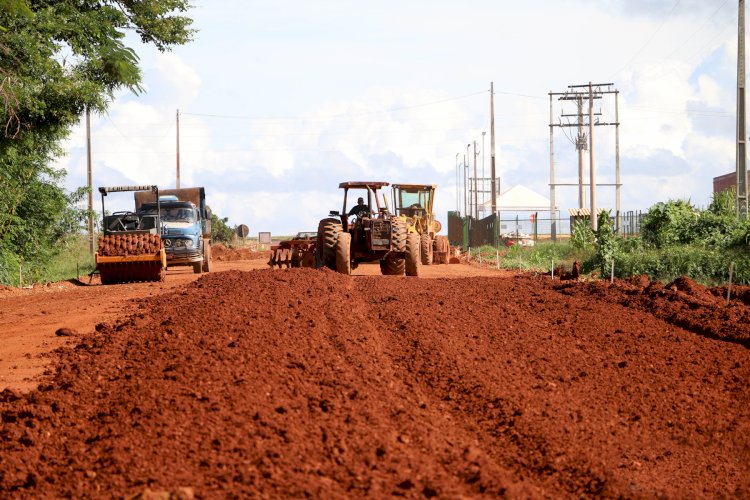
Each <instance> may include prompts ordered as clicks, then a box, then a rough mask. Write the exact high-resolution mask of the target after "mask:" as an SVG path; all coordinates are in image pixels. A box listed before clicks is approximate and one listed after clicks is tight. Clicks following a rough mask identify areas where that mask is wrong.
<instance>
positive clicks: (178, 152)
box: [176, 109, 180, 189]
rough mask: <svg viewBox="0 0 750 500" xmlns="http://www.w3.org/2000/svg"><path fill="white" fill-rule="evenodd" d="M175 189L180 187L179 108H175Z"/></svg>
mask: <svg viewBox="0 0 750 500" xmlns="http://www.w3.org/2000/svg"><path fill="white" fill-rule="evenodd" d="M176 187H177V189H180V110H179V109H178V110H177V182H176Z"/></svg>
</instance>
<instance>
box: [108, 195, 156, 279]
mask: <svg viewBox="0 0 750 500" xmlns="http://www.w3.org/2000/svg"><path fill="white" fill-rule="evenodd" d="M130 191H151V192H153V193H154V195H155V197H156V199H157V200H159V188H158V187H156V186H114V187H100V188H99V192H100V193H101V195H102V213H103V214H104V213H105V212H104V198H105V197H106V196H107V195H108V194H109V193H121V192H130ZM157 203H159V202H158V201H157ZM159 214H160V211H159V210H156V212H155V213H154V214H153V215H140V214H138V213H136V212H129V211H126V212H114V213H113V214H112V215H105V216H104V217H103V226H102V233H103V234H102V235H100V236H99V249H98V250H97V252H96V254H95V256H94V258H95V260H96V268H97V270H98V271H99V277H100V278H101V281H102V284H103V285H110V284H114V283H128V282H132V281H161V280H162V279H163V278H164V270H165V269H166V268H167V257H166V253H165V251H164V242H163V240H162V238H161V219H160V215H159Z"/></svg>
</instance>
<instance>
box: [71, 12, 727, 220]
mask: <svg viewBox="0 0 750 500" xmlns="http://www.w3.org/2000/svg"><path fill="white" fill-rule="evenodd" d="M190 15H191V17H193V18H194V20H195V28H197V29H198V30H199V31H198V33H197V34H196V37H195V41H194V42H192V43H191V44H189V45H186V46H184V47H178V48H176V49H175V50H174V51H173V52H170V53H165V54H161V53H159V52H158V51H156V50H154V49H152V48H150V47H143V46H140V45H138V43H137V41H135V39H134V38H131V40H132V44H133V46H134V47H135V48H136V50H137V51H138V53H139V54H140V57H141V63H142V67H143V74H144V86H145V87H146V89H147V92H145V93H144V94H142V95H140V96H135V95H133V94H132V93H129V92H122V93H120V94H119V95H118V96H117V98H116V99H115V100H114V101H113V103H112V105H111V107H110V109H109V112H108V113H107V114H106V115H104V116H95V117H93V118H92V149H93V171H94V185H95V186H101V185H114V184H154V183H156V184H158V185H159V186H161V187H165V188H169V187H173V186H174V183H175V163H176V162H175V156H176V155H175V149H176V148H175V135H176V130H175V114H176V110H177V109H179V110H180V113H181V119H180V132H181V133H180V143H181V147H180V159H181V177H182V186H183V187H184V186H189V185H200V186H205V187H206V191H207V196H208V198H209V204H210V205H211V207H212V208H213V210H214V211H215V212H216V213H218V214H219V215H221V216H224V217H229V222H230V224H247V225H248V226H249V227H250V232H251V234H255V233H257V232H258V231H271V232H272V233H274V234H291V233H294V232H296V231H299V230H311V229H312V230H314V229H315V228H316V227H317V222H318V220H319V219H321V218H322V217H324V216H325V215H326V214H327V213H328V211H329V210H331V209H339V208H340V203H341V201H340V200H341V195H340V193H339V192H338V189H337V186H338V184H339V182H342V181H346V180H385V181H390V182H415V183H434V184H438V186H439V188H438V195H437V200H436V208H437V212H438V216H439V218H441V219H442V220H445V215H446V212H447V211H448V210H453V209H455V208H456V207H457V206H460V205H462V203H459V202H458V201H457V197H456V192H457V185H456V154H457V153H459V158H460V160H461V161H463V155H464V154H465V153H466V145H467V144H468V143H472V144H473V141H475V140H476V141H477V142H478V149H479V150H480V153H479V154H478V156H477V164H478V170H479V172H480V175H481V170H482V161H483V158H484V164H485V171H486V175H489V151H490V145H489V136H490V133H489V131H490V123H489V84H490V82H491V81H492V82H494V85H495V91H496V95H495V120H496V158H497V160H496V161H497V166H498V175H499V177H500V182H501V188H502V189H503V190H504V189H507V188H510V187H512V186H514V185H516V184H523V185H525V186H527V187H529V188H531V189H533V190H534V191H536V192H538V193H540V194H543V195H544V196H549V187H548V184H549V126H548V124H549V97H548V92H550V91H553V92H562V91H565V90H566V88H567V86H568V85H572V84H583V83H588V82H589V81H593V82H613V83H614V84H615V87H616V88H617V89H618V90H619V91H620V102H619V106H620V122H621V124H622V126H621V128H620V148H621V149H620V151H621V175H622V182H623V187H622V209H623V210H625V211H627V210H639V209H646V208H648V207H649V206H650V205H652V204H653V203H655V202H657V201H663V200H666V199H669V198H689V199H690V200H691V201H693V202H694V203H696V204H698V205H705V204H706V203H707V202H708V201H709V200H710V195H711V179H712V178H713V177H714V176H717V175H721V174H724V173H728V172H731V171H732V170H733V169H734V157H735V129H734V123H735V118H734V106H735V100H736V90H735V82H736V51H737V40H736V24H737V2H736V1H731V2H730V1H725V0H703V1H696V0H662V1H658V0H650V1H646V0H641V1H633V0H629V1H628V0H606V1H594V0H565V1H561V2H555V3H552V2H548V1H541V0H530V1H526V2H510V1H505V0H502V1H498V0H494V1H493V0H467V1H464V2H456V1H448V0H438V1H435V0H433V1H427V0H413V1H411V2H403V1H402V2H395V1H390V0H384V1H380V2H361V1H348V2H344V1H342V0H326V1H321V2H305V1H298V0H281V1H277V2H260V1H255V0H252V1H247V0H243V1H240V0H224V1H221V0H211V1H210V2H209V1H207V0H203V1H202V2H200V3H196V6H195V8H194V9H192V11H191V12H190ZM612 102H613V101H612ZM612 102H610V103H607V102H604V103H603V107H602V113H603V119H605V120H607V121H614V109H613V107H612ZM563 111H564V112H566V113H569V112H572V108H570V107H565V108H563V107H561V105H560V103H558V102H555V109H554V112H555V116H557V115H559V114H560V113H561V112H563ZM483 131H485V132H486V136H485V147H484V148H482V132H483ZM84 134H85V130H84V124H83V123H82V124H81V125H80V126H79V127H77V128H76V129H75V130H74V131H73V134H72V135H71V138H70V140H69V141H67V143H66V150H67V155H66V156H65V157H64V158H61V159H60V166H62V167H64V168H65V169H66V170H67V171H68V177H67V186H68V188H70V189H74V188H76V187H78V186H81V185H84V184H85V182H86V156H85V154H86V151H85V135H84ZM555 136H556V140H555V158H556V170H557V181H558V182H576V181H577V155H576V153H575V150H574V148H573V145H572V144H571V143H570V142H569V141H568V139H567V138H566V137H565V136H564V135H563V134H562V133H560V131H559V129H557V130H556V131H555ZM614 144H615V142H614V129H613V128H612V127H599V128H598V129H597V136H596V146H595V151H596V157H597V179H598V181H599V182H602V183H607V182H613V181H614V153H615V145H614ZM482 150H484V154H483V152H482ZM471 153H473V148H472V152H471ZM470 156H473V154H471V155H470ZM470 160H473V158H470ZM472 169H473V166H472ZM587 175H588V174H587ZM113 201H115V200H113ZM129 202H130V198H127V199H125V201H124V202H123V203H125V204H126V205H127V204H128V203H129ZM557 202H558V206H559V207H560V209H561V210H563V211H565V210H566V209H567V208H569V207H574V206H577V189H576V188H574V187H570V188H562V187H561V188H558V190H557ZM597 202H598V205H599V206H603V207H605V208H614V190H613V188H607V187H602V188H600V189H599V190H598V191H597ZM96 206H97V207H98V203H97V204H96ZM122 208H127V206H124V207H122Z"/></svg>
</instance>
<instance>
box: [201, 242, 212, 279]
mask: <svg viewBox="0 0 750 500" xmlns="http://www.w3.org/2000/svg"><path fill="white" fill-rule="evenodd" d="M213 268H214V258H213V257H212V256H211V240H203V272H204V273H210V272H211V271H212V270H213Z"/></svg>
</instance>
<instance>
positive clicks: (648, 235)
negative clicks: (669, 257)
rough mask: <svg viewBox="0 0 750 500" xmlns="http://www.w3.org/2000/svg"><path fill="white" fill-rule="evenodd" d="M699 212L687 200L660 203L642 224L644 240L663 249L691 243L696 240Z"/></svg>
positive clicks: (651, 210) (645, 215)
mask: <svg viewBox="0 0 750 500" xmlns="http://www.w3.org/2000/svg"><path fill="white" fill-rule="evenodd" d="M697 219H698V211H697V210H696V208H695V207H694V206H693V205H692V204H691V203H690V202H689V201H686V200H669V201H667V202H659V203H657V204H655V205H653V206H652V207H651V208H649V209H648V212H646V213H645V214H644V216H643V220H642V222H641V235H642V237H643V240H644V241H645V242H647V243H650V244H652V245H654V246H656V247H657V248H658V247H663V246H669V245H676V244H680V243H691V242H692V241H693V240H694V238H695V224H696V221H697Z"/></svg>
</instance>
